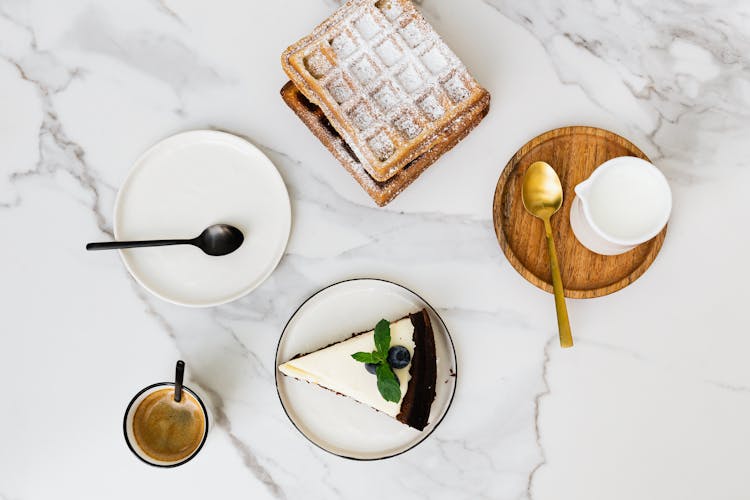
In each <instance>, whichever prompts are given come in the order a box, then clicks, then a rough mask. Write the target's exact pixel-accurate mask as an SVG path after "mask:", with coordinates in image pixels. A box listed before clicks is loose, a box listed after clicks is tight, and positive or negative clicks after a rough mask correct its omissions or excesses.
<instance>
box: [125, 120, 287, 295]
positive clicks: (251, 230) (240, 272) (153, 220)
mask: <svg viewBox="0 0 750 500" xmlns="http://www.w3.org/2000/svg"><path fill="white" fill-rule="evenodd" d="M217 223H226V224H231V225H233V226H236V227H238V228H239V229H240V230H242V232H243V233H244V235H245V241H244V242H243V243H242V246H241V247H240V248H239V249H237V250H235V251H234V252H232V253H231V254H229V255H225V256H222V257H212V256H209V255H206V254H204V253H203V252H202V251H201V250H200V249H198V248H196V247H194V246H191V245H180V246H170V247H154V248H137V249H130V250H121V255H122V260H123V261H124V262H125V266H126V267H127V268H128V271H130V274H132V275H133V277H134V278H135V279H136V281H138V282H139V283H140V284H141V285H143V286H144V287H145V288H146V289H147V290H149V291H150V292H151V293H153V294H154V295H157V296H158V297H161V298H162V299H164V300H168V301H170V302H173V303H175V304H180V305H185V306H204V307H205V306H213V305H218V304H223V303H226V302H229V301H232V300H235V299H237V298H239V297H242V296H243V295H245V294H246V293H248V292H250V291H251V290H253V289H254V288H255V287H257V286H258V285H260V284H261V283H262V282H263V281H264V280H265V279H266V278H268V276H269V275H270V274H271V272H273V270H274V269H275V268H276V265H277V264H278V263H279V261H280V260H281V257H282V255H283V254H284V249H285V248H286V244H287V241H288V240H289V232H290V228H291V223H292V215H291V208H290V204H289V194H288V193H287V190H286V186H285V185H284V181H283V180H282V178H281V176H280V175H279V172H278V171H277V170H276V167H275V166H274V165H273V163H271V160H269V159H268V157H266V156H265V155H264V154H263V153H262V152H261V151H260V150H259V149H258V148H256V147H255V146H253V145H252V144H250V143H249V142H247V141H246V140H244V139H241V138H240V137H237V136H234V135H231V134H227V133H225V132H217V131H213V130H196V131H192V132H185V133H181V134H177V135H175V136H172V137H169V138H167V139H165V140H163V141H161V142H159V143H158V144H156V145H155V146H153V147H152V148H151V149H149V150H148V151H146V152H145V153H144V154H143V156H141V157H140V158H139V159H138V161H137V162H136V163H135V166H134V167H133V169H132V170H131V172H130V174H129V175H128V178H127V180H126V181H125V183H124V184H123V185H122V187H121V188H120V192H119V193H118V195H117V202H116V203H115V221H114V229H115V239H117V240H148V239H162V238H193V237H195V236H198V234H200V233H201V231H203V230H204V229H205V228H206V227H208V226H210V225H211V224H217Z"/></svg>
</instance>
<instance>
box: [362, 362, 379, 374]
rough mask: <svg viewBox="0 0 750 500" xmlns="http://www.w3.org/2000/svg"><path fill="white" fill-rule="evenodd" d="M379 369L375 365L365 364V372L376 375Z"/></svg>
mask: <svg viewBox="0 0 750 500" xmlns="http://www.w3.org/2000/svg"><path fill="white" fill-rule="evenodd" d="M377 368H378V365H377V364H375V363H365V370H367V371H368V372H370V373H372V374H373V375H375V370H376V369H377Z"/></svg>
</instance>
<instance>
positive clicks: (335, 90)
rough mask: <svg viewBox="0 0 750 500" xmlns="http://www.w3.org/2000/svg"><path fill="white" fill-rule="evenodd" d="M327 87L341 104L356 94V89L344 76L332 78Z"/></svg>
mask: <svg viewBox="0 0 750 500" xmlns="http://www.w3.org/2000/svg"><path fill="white" fill-rule="evenodd" d="M326 89H327V90H328V93H329V94H331V97H333V99H334V100H335V101H336V102H337V103H339V104H341V103H342V102H346V101H348V100H349V99H350V98H351V97H352V96H353V95H354V90H353V89H352V87H351V85H349V84H348V83H347V81H346V80H344V79H343V78H342V77H338V78H336V79H335V80H331V82H330V83H328V85H326Z"/></svg>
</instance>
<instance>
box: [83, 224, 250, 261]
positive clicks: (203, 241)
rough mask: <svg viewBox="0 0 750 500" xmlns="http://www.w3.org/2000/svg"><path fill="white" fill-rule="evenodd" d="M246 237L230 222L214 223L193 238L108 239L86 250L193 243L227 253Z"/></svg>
mask: <svg viewBox="0 0 750 500" xmlns="http://www.w3.org/2000/svg"><path fill="white" fill-rule="evenodd" d="M244 240H245V237H244V236H243V234H242V231H240V230H239V229H237V228H236V227H234V226H230V225H228V224H214V225H213V226H208V227H207V228H206V229H205V231H203V232H202V233H201V234H199V235H198V236H197V237H195V238H193V239H192V240H146V241H107V242H103V243H89V244H88V245H86V250H112V249H116V248H137V247H163V246H167V245H193V246H196V247H198V248H200V249H201V250H203V251H204V252H205V253H207V254H208V255H214V256H219V255H226V254H229V253H232V252H234V251H235V250H237V249H238V248H239V247H240V245H242V242H243V241H244Z"/></svg>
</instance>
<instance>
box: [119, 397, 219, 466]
mask: <svg viewBox="0 0 750 500" xmlns="http://www.w3.org/2000/svg"><path fill="white" fill-rule="evenodd" d="M132 430H133V437H134V438H135V441H136V443H137V444H138V446H139V447H140V449H141V450H142V451H143V453H145V454H146V455H148V456H149V457H151V458H152V459H154V460H159V461H161V462H179V461H180V460H183V459H185V458H187V457H189V456H190V455H191V454H192V453H193V452H194V451H195V450H196V449H198V447H199V446H200V445H201V442H202V441H203V437H204V435H205V432H206V418H205V414H204V412H203V409H202V407H201V405H200V403H199V402H198V400H197V399H195V397H194V396H193V395H192V394H189V393H188V392H187V391H183V392H182V398H181V400H180V402H179V403H178V402H177V401H175V400H174V387H167V388H164V389H159V390H157V391H154V392H152V393H151V394H149V395H148V396H146V398H145V399H144V400H143V401H141V403H140V404H139V405H138V407H137V408H136V409H135V414H134V415H133V426H132Z"/></svg>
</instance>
